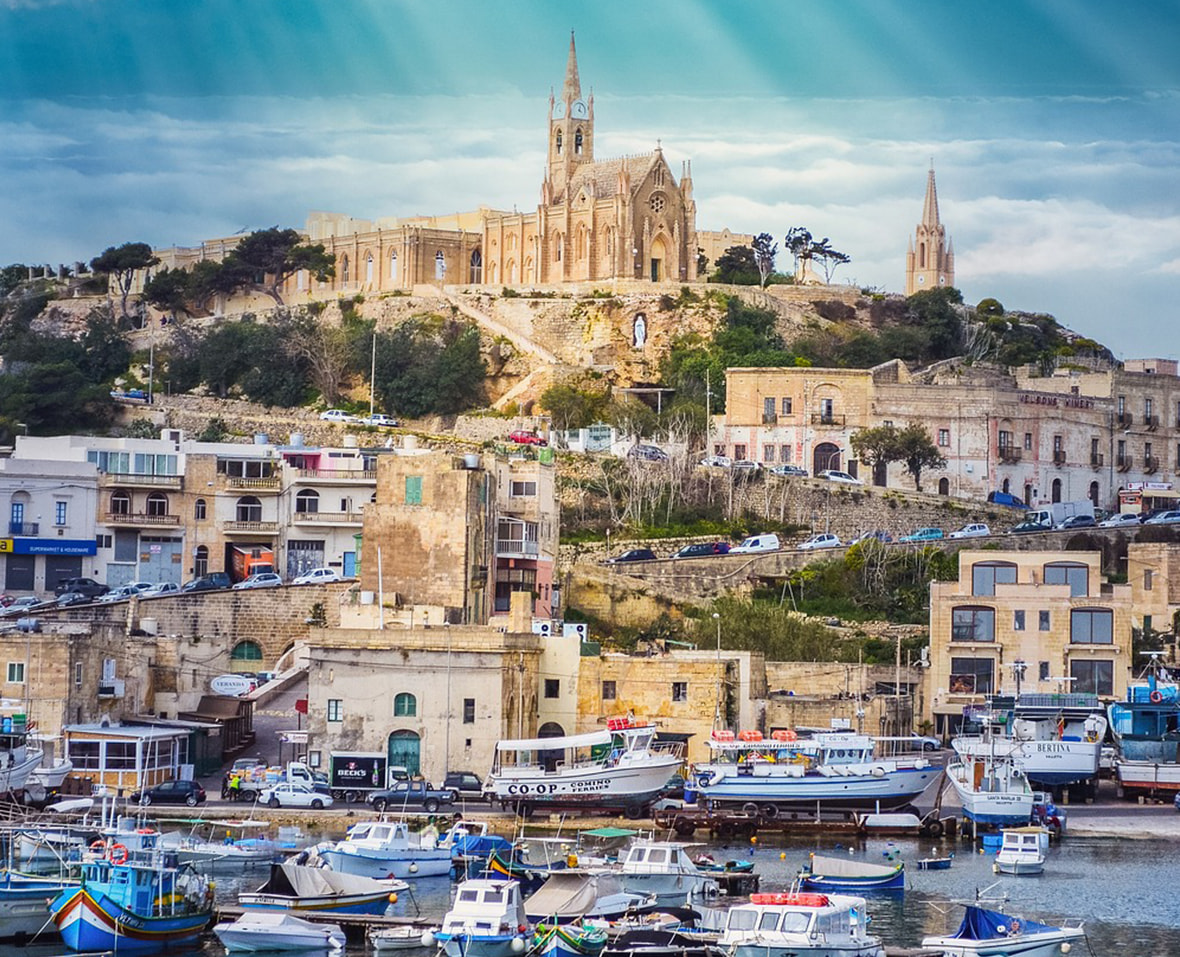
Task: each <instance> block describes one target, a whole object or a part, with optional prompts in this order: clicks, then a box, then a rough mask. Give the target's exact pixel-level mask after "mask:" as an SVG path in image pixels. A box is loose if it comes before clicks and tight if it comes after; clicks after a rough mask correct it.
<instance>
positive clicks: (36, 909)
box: [0, 871, 78, 940]
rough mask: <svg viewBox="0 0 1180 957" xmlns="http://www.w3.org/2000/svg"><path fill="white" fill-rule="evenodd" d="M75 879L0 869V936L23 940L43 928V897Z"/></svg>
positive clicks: (53, 894) (58, 890)
mask: <svg viewBox="0 0 1180 957" xmlns="http://www.w3.org/2000/svg"><path fill="white" fill-rule="evenodd" d="M77 885H78V882H77V881H70V880H54V879H50V878H40V877H27V876H25V875H23V874H14V873H12V872H11V871H4V872H3V873H0V940H25V939H28V938H31V937H33V936H34V935H36V934H38V933H40V932H41V931H43V930H44V929H45V914H46V912H45V901H46V900H48V899H49V898H51V897H55V896H57V895H58V894H60V893H61V892H62V891H64V890H66V889H68V888H74V887H77Z"/></svg>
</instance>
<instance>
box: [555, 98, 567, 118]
mask: <svg viewBox="0 0 1180 957" xmlns="http://www.w3.org/2000/svg"><path fill="white" fill-rule="evenodd" d="M563 116H565V104H564V103H562V102H560V101H558V102H557V103H554V104H553V118H554V119H555V120H560V119H561V118H562V117H563Z"/></svg>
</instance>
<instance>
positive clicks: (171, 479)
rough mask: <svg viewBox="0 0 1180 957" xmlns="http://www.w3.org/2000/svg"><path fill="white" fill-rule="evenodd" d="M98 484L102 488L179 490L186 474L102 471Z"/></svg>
mask: <svg viewBox="0 0 1180 957" xmlns="http://www.w3.org/2000/svg"><path fill="white" fill-rule="evenodd" d="M98 484H99V487H100V488H116V487H117V488H168V489H174V490H176V491H179V490H180V489H181V488H182V487H183V486H184V476H183V475H147V474H138V473H135V472H100V473H99V474H98Z"/></svg>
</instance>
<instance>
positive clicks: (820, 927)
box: [720, 893, 885, 957]
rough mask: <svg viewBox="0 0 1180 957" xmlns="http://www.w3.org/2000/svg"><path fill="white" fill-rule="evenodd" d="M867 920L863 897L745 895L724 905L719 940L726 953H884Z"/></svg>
mask: <svg viewBox="0 0 1180 957" xmlns="http://www.w3.org/2000/svg"><path fill="white" fill-rule="evenodd" d="M867 925H868V916H867V915H866V913H865V899H864V898H863V897H850V896H846V895H839V894H806V893H792V894H751V895H750V903H748V904H739V905H737V906H736V907H731V908H730V909H729V913H728V914H727V915H726V918H725V929H724V930H723V931H722V933H721V941H720V943H721V946H722V947H723V948H725V949H726V951H727V953H729V954H730V955H731V957H804V955H806V957H885V948H884V947H883V946H882V945H881V941H880V939H879V938H877V937H874V936H872V935H871V934H869V933H868V932H867Z"/></svg>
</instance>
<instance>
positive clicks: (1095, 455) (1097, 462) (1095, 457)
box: [1090, 452, 1106, 469]
mask: <svg viewBox="0 0 1180 957" xmlns="http://www.w3.org/2000/svg"><path fill="white" fill-rule="evenodd" d="M1105 461H1106V456H1105V455H1103V454H1102V453H1101V452H1091V453H1090V465H1091V466H1093V467H1094V468H1096V469H1100V468H1102V465H1103V463H1104V462H1105Z"/></svg>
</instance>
